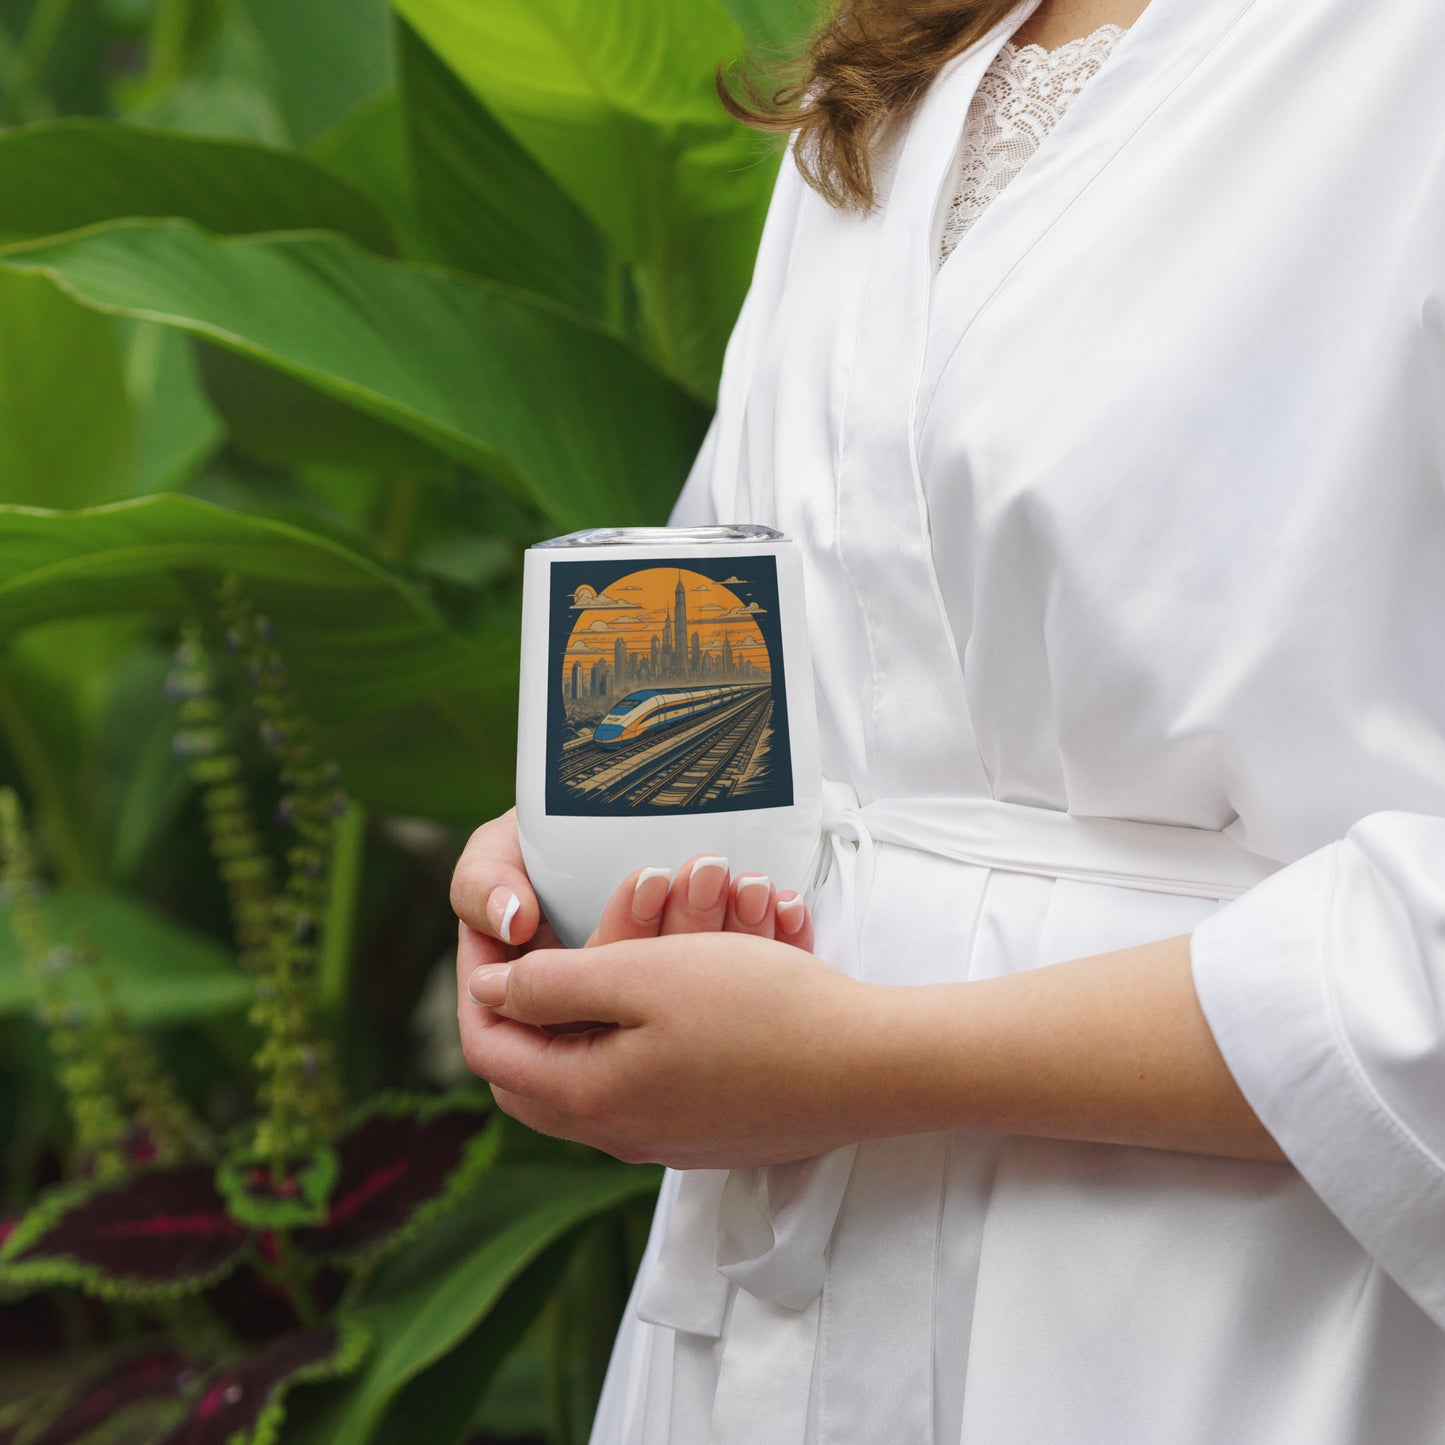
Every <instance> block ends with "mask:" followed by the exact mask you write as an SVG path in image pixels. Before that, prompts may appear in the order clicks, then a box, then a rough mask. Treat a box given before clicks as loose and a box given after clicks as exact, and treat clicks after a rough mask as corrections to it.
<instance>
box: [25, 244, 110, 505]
mask: <svg viewBox="0 0 1445 1445" xmlns="http://www.w3.org/2000/svg"><path fill="white" fill-rule="evenodd" d="M133 433H134V426H133V420H132V415H131V408H130V402H129V399H128V398H127V395H126V389H125V372H124V368H123V363H122V357H121V349H120V341H119V338H118V336H117V335H116V326H115V323H114V322H113V321H110V320H109V319H107V318H106V317H104V316H97V315H96V314H95V313H94V312H93V311H88V310H86V309H85V308H84V307H83V306H78V305H77V304H76V303H75V302H74V301H73V300H72V299H71V298H70V297H69V296H66V295H63V294H62V293H61V292H59V291H57V290H56V288H55V287H54V286H52V285H51V284H50V283H49V282H47V281H46V280H45V279H44V278H43V277H40V276H22V275H18V274H16V273H14V272H9V273H6V272H0V503H3V502H19V503H24V504H27V505H30V506H44V507H79V506H85V505H87V504H89V503H92V502H105V501H110V500H112V499H114V498H116V497H123V496H126V495H127V494H128V492H129V487H130V478H131V470H132V466H133V464H134V455H133V449H134V435H133Z"/></svg>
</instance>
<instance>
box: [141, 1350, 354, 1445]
mask: <svg viewBox="0 0 1445 1445" xmlns="http://www.w3.org/2000/svg"><path fill="white" fill-rule="evenodd" d="M366 1346H367V1336H366V1334H365V1333H364V1332H363V1331H362V1330H361V1329H360V1327H359V1326H356V1325H354V1324H348V1325H345V1326H342V1327H339V1328H332V1329H322V1330H297V1331H295V1332H293V1333H291V1334H288V1335H282V1336H281V1337H280V1338H279V1339H276V1340H272V1342H271V1343H270V1344H269V1345H267V1346H266V1347H265V1348H264V1349H263V1350H261V1351H260V1353H259V1354H255V1355H252V1356H251V1357H250V1359H248V1360H243V1361H242V1362H241V1363H240V1364H238V1365H233V1366H231V1367H230V1368H229V1369H225V1370H222V1371H219V1372H218V1373H217V1374H215V1375H213V1376H212V1377H211V1378H210V1379H208V1380H207V1381H206V1382H205V1385H204V1386H203V1388H202V1389H201V1391H200V1393H199V1395H198V1396H197V1397H196V1400H195V1403H194V1404H193V1405H192V1406H191V1409H190V1412H189V1414H188V1415H187V1416H186V1418H185V1419H184V1420H182V1421H181V1422H180V1424H179V1425H177V1426H176V1427H175V1429H174V1430H172V1431H171V1432H170V1434H168V1435H167V1436H166V1437H165V1438H164V1439H163V1440H162V1441H161V1445H266V1442H269V1441H272V1440H274V1439H275V1438H276V1436H277V1435H278V1433H279V1431H280V1428H281V1421H282V1418H283V1412H282V1400H283V1398H284V1396H285V1394H286V1392H287V1390H289V1389H290V1388H291V1386H293V1385H297V1384H302V1383H304V1382H306V1381H309V1380H327V1379H333V1378H335V1377H336V1376H339V1375H344V1374H347V1373H348V1372H349V1371H351V1370H354V1369H355V1368H356V1366H357V1365H358V1364H360V1363H361V1359H362V1356H363V1355H364V1354H365V1351H366Z"/></svg>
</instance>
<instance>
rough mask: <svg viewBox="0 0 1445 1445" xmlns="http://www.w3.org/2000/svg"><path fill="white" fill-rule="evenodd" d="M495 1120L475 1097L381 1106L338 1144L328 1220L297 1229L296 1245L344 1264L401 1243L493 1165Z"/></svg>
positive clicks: (386, 1101)
mask: <svg viewBox="0 0 1445 1445" xmlns="http://www.w3.org/2000/svg"><path fill="white" fill-rule="evenodd" d="M490 1122H491V1116H490V1114H489V1113H487V1112H486V1106H485V1104H484V1102H483V1101H482V1100H480V1099H479V1098H478V1097H477V1096H475V1095H456V1096H453V1097H451V1098H442V1099H407V1098H403V1097H399V1096H384V1097H383V1098H381V1099H379V1100H376V1101H374V1102H373V1103H372V1104H371V1105H370V1106H368V1109H367V1111H366V1112H365V1113H364V1114H363V1115H362V1116H361V1117H360V1118H359V1119H358V1120H356V1121H355V1122H354V1123H353V1124H352V1126H351V1128H350V1129H348V1131H347V1132H346V1133H345V1134H343V1135H342V1136H341V1138H340V1139H338V1140H337V1142H336V1145H335V1148H336V1155H337V1160H338V1162H339V1165H340V1169H339V1172H338V1174H337V1179H336V1185H335V1187H334V1188H333V1189H332V1192H331V1204H330V1208H329V1210H328V1212H327V1216H326V1219H325V1221H324V1222H323V1223H322V1224H319V1225H317V1226H316V1227H315V1228H312V1229H302V1230H298V1231H297V1232H296V1234H295V1236H294V1238H295V1240H296V1243H297V1244H298V1245H300V1246H301V1247H302V1248H303V1249H306V1250H307V1251H309V1252H310V1253H311V1254H313V1255H319V1256H321V1257H322V1258H325V1259H333V1260H343V1261H352V1260H356V1259H359V1258H361V1257H363V1256H365V1255H369V1254H373V1253H376V1252H378V1251H379V1250H381V1249H383V1248H386V1247H389V1246H391V1245H394V1244H396V1243H399V1242H400V1241H401V1240H402V1239H403V1238H405V1237H407V1236H408V1235H409V1234H410V1233H411V1231H412V1230H413V1229H414V1228H415V1227H416V1226H417V1225H419V1224H420V1223H421V1222H422V1221H423V1220H424V1219H425V1218H427V1217H430V1215H432V1214H433V1213H435V1212H436V1211H437V1210H438V1209H440V1208H442V1207H444V1206H445V1205H446V1204H448V1203H450V1202H452V1201H453V1200H454V1199H456V1198H458V1197H460V1195H461V1194H462V1193H463V1192H464V1191H465V1190H466V1189H468V1188H470V1187H471V1185H472V1183H473V1182H474V1180H475V1178H476V1176H477V1175H478V1174H479V1173H480V1172H481V1170H482V1169H483V1168H485V1166H486V1165H487V1163H489V1162H490V1159H491V1156H492V1154H493V1153H494V1152H495V1150H494V1146H495V1142H496V1140H495V1137H494V1136H493V1134H492V1133H491V1132H490V1130H489V1128H488V1125H489V1124H490Z"/></svg>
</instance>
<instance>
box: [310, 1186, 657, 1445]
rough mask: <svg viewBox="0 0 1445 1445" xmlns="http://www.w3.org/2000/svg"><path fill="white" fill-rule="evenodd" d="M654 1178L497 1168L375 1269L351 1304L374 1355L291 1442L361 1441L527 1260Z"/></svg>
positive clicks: (348, 1444) (352, 1444)
mask: <svg viewBox="0 0 1445 1445" xmlns="http://www.w3.org/2000/svg"><path fill="white" fill-rule="evenodd" d="M657 1180H658V1173H657V1171H656V1170H653V1169H630V1168H624V1167H621V1166H611V1165H605V1166H596V1167H592V1168H575V1169H574V1168H566V1167H557V1166H546V1165H506V1164H503V1165H497V1166H496V1167H495V1168H493V1169H492V1171H491V1173H490V1174H489V1175H488V1177H487V1188H486V1189H485V1190H484V1191H483V1192H482V1193H480V1194H479V1195H478V1196H477V1198H476V1199H475V1200H473V1201H472V1202H471V1203H469V1204H468V1205H466V1206H464V1207H463V1208H462V1209H460V1210H457V1211H455V1212H453V1213H452V1214H450V1215H447V1216H445V1217H444V1219H442V1220H441V1221H439V1222H438V1223H437V1224H436V1225H434V1226H433V1228H432V1229H431V1230H430V1231H428V1232H427V1233H426V1234H425V1235H423V1237H422V1238H421V1239H420V1240H419V1241H418V1242H417V1244H416V1245H415V1246H414V1247H413V1248H412V1249H411V1250H409V1251H407V1252H405V1253H403V1254H401V1255H400V1256H398V1257H397V1258H396V1259H394V1260H393V1261H391V1262H390V1263H389V1264H387V1265H386V1266H384V1267H383V1268H382V1269H381V1270H380V1271H379V1272H378V1273H377V1275H376V1277H375V1278H374V1279H373V1280H372V1282H371V1285H370V1287H369V1288H368V1289H367V1291H366V1292H365V1295H364V1297H363V1298H362V1300H361V1301H360V1302H359V1307H358V1312H359V1314H360V1315H361V1317H362V1318H364V1319H366V1320H368V1321H369V1322H370V1323H371V1325H372V1326H373V1329H374V1332H375V1336H376V1339H377V1341H378V1346H377V1349H376V1351H375V1353H374V1354H373V1355H372V1356H371V1358H370V1359H369V1360H368V1361H367V1362H366V1365H365V1366H364V1367H363V1369H362V1370H361V1372H360V1373H359V1374H357V1375H355V1376H353V1377H352V1379H350V1380H349V1381H347V1383H346V1384H345V1386H343V1387H342V1388H341V1389H340V1390H339V1391H338V1393H337V1394H336V1396H335V1398H334V1399H333V1400H331V1401H330V1403H329V1404H328V1406H327V1407H326V1408H325V1409H324V1410H322V1411H320V1412H318V1414H317V1415H316V1416H314V1417H313V1418H311V1419H310V1420H308V1421H307V1427H306V1429H305V1430H304V1431H302V1432H300V1433H299V1434H298V1435H297V1437H296V1445H323V1442H324V1445H363V1442H365V1441H367V1440H369V1439H370V1438H371V1436H372V1434H373V1432H374V1431H375V1429H376V1427H377V1425H378V1422H379V1421H380V1420H381V1418H382V1415H383V1413H384V1412H385V1410H386V1409H387V1406H388V1405H389V1404H390V1402H391V1401H392V1400H393V1399H395V1398H396V1396H397V1394H398V1392H399V1391H401V1390H402V1389H403V1387H404V1386H406V1385H407V1384H408V1382H410V1381H411V1380H413V1379H415V1378H417V1376H419V1375H420V1374H421V1373H422V1372H423V1371H424V1370H427V1369H428V1368H430V1367H431V1366H432V1365H434V1364H436V1363H437V1362H438V1361H439V1360H441V1359H443V1358H444V1357H445V1356H446V1355H448V1354H449V1353H450V1352H451V1351H452V1350H453V1349H455V1348H456V1347H457V1346H458V1345H459V1344H460V1343H461V1342H462V1341H464V1340H466V1339H467V1338H468V1336H470V1335H471V1334H472V1332H473V1331H474V1330H475V1329H476V1328H477V1326H478V1325H479V1324H480V1323H481V1322H482V1321H483V1320H484V1319H485V1318H486V1317H487V1315H488V1313H489V1312H490V1311H491V1310H492V1309H493V1307H494V1306H496V1305H497V1303H498V1301H499V1300H500V1299H502V1298H503V1296H504V1294H505V1293H506V1291H507V1289H508V1287H509V1286H510V1285H511V1284H512V1283H513V1282H514V1281H515V1280H517V1279H518V1278H519V1277H520V1276H521V1275H522V1274H523V1273H524V1272H525V1271H526V1270H527V1269H528V1268H530V1267H531V1266H532V1265H533V1263H534V1262H536V1261H537V1260H539V1259H540V1258H541V1257H542V1256H543V1255H544V1254H545V1253H546V1252H547V1251H548V1250H549V1249H550V1248H551V1247H552V1246H553V1245H555V1244H556V1243H557V1242H558V1241H559V1240H561V1239H564V1238H566V1237H567V1236H569V1235H571V1234H573V1233H574V1232H575V1231H576V1230H578V1229H579V1228H580V1227H581V1226H582V1225H584V1224H586V1223H587V1222H588V1221H589V1220H591V1219H595V1218H596V1217H597V1216H599V1215H601V1214H605V1213H607V1212H609V1211H611V1210H612V1209H615V1208H616V1207H617V1206H618V1205H620V1204H623V1203H625V1202H626V1201H627V1200H629V1199H634V1198H637V1197H639V1196H641V1195H645V1194H647V1193H649V1192H652V1191H654V1190H655V1189H656V1187H657Z"/></svg>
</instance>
